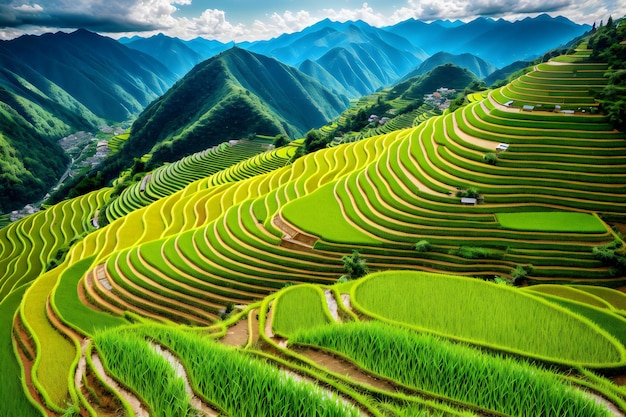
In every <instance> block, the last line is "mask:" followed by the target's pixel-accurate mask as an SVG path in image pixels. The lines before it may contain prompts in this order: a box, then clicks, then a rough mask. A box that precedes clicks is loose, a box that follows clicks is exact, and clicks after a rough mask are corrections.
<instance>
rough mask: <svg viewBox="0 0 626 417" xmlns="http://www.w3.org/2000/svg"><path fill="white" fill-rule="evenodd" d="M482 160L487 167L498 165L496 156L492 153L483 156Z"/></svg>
mask: <svg viewBox="0 0 626 417" xmlns="http://www.w3.org/2000/svg"><path fill="white" fill-rule="evenodd" d="M483 159H484V160H485V162H486V163H488V164H489V165H495V164H497V163H498V155H496V154H495V153H494V152H487V153H486V154H485V156H483Z"/></svg>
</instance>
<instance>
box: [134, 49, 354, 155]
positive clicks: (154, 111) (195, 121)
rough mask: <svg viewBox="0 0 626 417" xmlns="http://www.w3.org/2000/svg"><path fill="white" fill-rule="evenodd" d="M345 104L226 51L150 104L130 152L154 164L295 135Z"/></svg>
mask: <svg viewBox="0 0 626 417" xmlns="http://www.w3.org/2000/svg"><path fill="white" fill-rule="evenodd" d="M346 105H347V101H344V100H342V99H341V98H337V97H336V96H335V95H334V94H333V93H331V92H330V91H329V90H327V89H326V88H324V87H323V86H322V85H321V84H319V83H318V82H316V81H314V80H313V79H312V78H310V77H308V76H306V75H304V74H303V73H301V72H299V71H298V70H296V69H294V68H292V67H287V66H285V65H283V64H281V63H279V62H278V61H276V60H274V59H271V58H267V57H263V56H261V55H256V54H253V53H251V52H247V51H245V50H243V49H239V48H231V49H230V50H228V51H225V52H223V53H221V54H220V55H218V56H217V57H215V58H212V59H210V60H207V61H205V62H203V63H201V64H199V65H198V66H196V67H195V68H194V69H193V70H192V71H190V72H189V73H188V74H187V75H186V76H185V77H184V78H183V79H182V80H181V81H179V82H178V83H176V85H174V87H173V88H172V89H170V90H169V91H168V92H167V93H166V94H165V95H164V96H163V97H162V98H161V99H159V100H157V101H155V102H154V103H152V104H151V105H150V106H148V108H147V109H146V110H145V111H144V112H143V113H142V114H141V115H140V116H139V117H138V119H137V121H136V122H135V123H134V124H133V128H132V131H131V137H130V139H129V141H128V145H127V149H125V150H126V151H128V152H133V153H134V154H135V155H141V154H143V153H148V152H152V153H153V155H152V161H153V162H154V163H158V162H162V161H172V160H176V159H178V158H180V157H182V156H183V155H186V154H189V153H190V152H199V151H201V150H202V149H205V148H207V147H210V146H212V145H215V144H218V143H220V142H223V141H225V140H229V139H233V138H245V137H248V136H250V135H253V134H255V133H257V134H260V135H270V136H274V135H277V134H279V133H283V134H287V135H288V136H290V137H298V136H301V135H302V134H304V132H305V131H307V130H309V129H311V128H314V127H319V126H321V125H323V124H325V123H326V122H328V121H329V120H331V119H332V118H334V117H336V116H337V115H338V114H339V113H340V112H341V111H342V110H343V109H344V108H345V107H346Z"/></svg>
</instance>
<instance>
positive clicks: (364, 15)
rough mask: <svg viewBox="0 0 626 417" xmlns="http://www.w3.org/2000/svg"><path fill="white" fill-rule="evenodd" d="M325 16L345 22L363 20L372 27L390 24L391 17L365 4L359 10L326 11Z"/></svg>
mask: <svg viewBox="0 0 626 417" xmlns="http://www.w3.org/2000/svg"><path fill="white" fill-rule="evenodd" d="M324 13H325V16H326V17H328V18H330V19H331V20H337V21H340V22H344V21H347V20H363V21H364V22H367V23H369V24H370V25H372V26H385V25H386V24H388V23H389V17H387V16H385V15H383V14H382V13H376V12H375V11H374V9H373V8H371V7H370V6H369V4H368V3H363V4H362V5H361V7H360V8H358V9H346V8H342V9H340V10H337V11H336V10H335V9H324Z"/></svg>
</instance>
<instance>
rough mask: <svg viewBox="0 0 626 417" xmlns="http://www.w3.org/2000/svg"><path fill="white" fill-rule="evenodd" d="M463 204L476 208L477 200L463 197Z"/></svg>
mask: <svg viewBox="0 0 626 417" xmlns="http://www.w3.org/2000/svg"><path fill="white" fill-rule="evenodd" d="M461 204H463V205H465V206H475V205H476V199H475V198H472V197H461Z"/></svg>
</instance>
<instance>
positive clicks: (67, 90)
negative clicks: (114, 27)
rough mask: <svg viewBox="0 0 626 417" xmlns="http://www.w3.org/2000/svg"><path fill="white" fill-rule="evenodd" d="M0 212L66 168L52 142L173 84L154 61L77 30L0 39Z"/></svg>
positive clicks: (116, 117) (139, 106)
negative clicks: (0, 63) (5, 39)
mask: <svg viewBox="0 0 626 417" xmlns="http://www.w3.org/2000/svg"><path fill="white" fill-rule="evenodd" d="M0 62H2V65H1V66H0V166H1V167H2V170H1V173H0V212H7V211H10V210H13V209H16V208H18V207H21V206H23V205H24V204H26V203H29V202H33V201H35V200H37V199H39V198H41V197H42V196H43V195H44V194H45V192H46V191H47V190H48V188H49V187H51V186H52V185H54V184H55V183H56V182H57V181H58V180H59V178H60V177H61V175H62V174H63V172H64V171H65V169H66V165H67V162H68V158H67V157H66V156H65V153H64V151H63V150H62V149H61V148H60V146H59V145H58V144H57V143H56V141H57V140H58V139H60V138H61V137H63V136H67V135H69V134H71V133H74V132H75V131H77V130H87V131H94V130H96V129H97V128H98V126H100V125H103V124H105V123H108V122H121V121H126V120H128V119H129V118H130V117H132V116H134V115H136V114H138V113H139V112H140V111H141V110H143V108H144V107H145V106H147V105H148V104H149V103H150V102H151V101H152V100H154V99H155V98H157V97H158V96H159V95H161V94H163V93H164V92H165V91H166V90H167V88H168V87H169V86H170V85H171V84H173V83H174V81H175V79H176V76H175V75H174V74H173V73H172V72H170V71H169V70H168V69H167V68H166V67H164V66H163V65H161V64H160V63H158V62H157V61H156V60H155V59H154V58H152V57H150V56H147V55H145V54H143V53H140V52H137V51H133V50H131V49H129V48H126V47H125V46H123V45H121V44H119V43H118V42H116V41H114V40H113V39H110V38H106V37H103V36H100V35H97V34H95V33H91V32H88V31H85V30H78V31H76V32H73V33H69V34H67V33H62V32H59V33H55V34H52V33H49V34H46V35H42V36H22V37H20V38H17V39H14V40H10V41H2V42H0Z"/></svg>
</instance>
